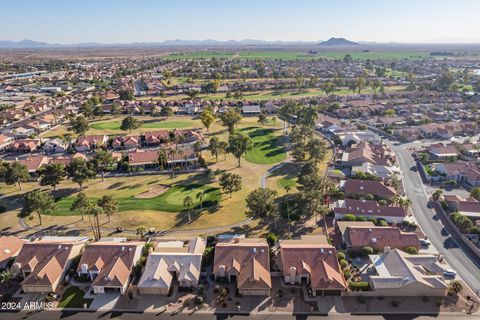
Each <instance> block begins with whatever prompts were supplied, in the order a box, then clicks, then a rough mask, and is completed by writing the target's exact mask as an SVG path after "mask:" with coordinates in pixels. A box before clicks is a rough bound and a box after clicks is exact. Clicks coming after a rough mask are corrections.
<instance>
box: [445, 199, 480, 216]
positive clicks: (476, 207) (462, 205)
mask: <svg viewBox="0 0 480 320" xmlns="http://www.w3.org/2000/svg"><path fill="white" fill-rule="evenodd" d="M443 198H444V199H445V202H446V203H447V204H448V207H449V209H450V210H451V211H456V212H458V213H460V214H462V215H464V216H467V217H470V218H473V219H475V220H476V219H480V201H478V200H476V199H475V198H472V197H468V198H466V199H465V198H464V197H462V196H460V195H444V196H443Z"/></svg>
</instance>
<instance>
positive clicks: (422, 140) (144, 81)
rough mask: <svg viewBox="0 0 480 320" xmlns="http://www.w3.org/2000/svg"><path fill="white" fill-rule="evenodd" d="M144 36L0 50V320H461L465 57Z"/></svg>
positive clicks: (345, 43)
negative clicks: (326, 319) (431, 319)
mask: <svg viewBox="0 0 480 320" xmlns="http://www.w3.org/2000/svg"><path fill="white" fill-rule="evenodd" d="M461 1H462V2H463V1H466V0H461ZM206 2H210V1H206ZM280 2H281V3H279V4H278V8H279V10H280V9H282V8H283V9H284V6H285V4H284V3H283V2H282V1H280ZM367 2H368V1H367ZM467 2H468V1H467ZM62 5H63V4H62ZM116 5H117V4H116ZM130 5H131V4H128V1H126V2H125V3H122V4H118V6H121V7H122V8H123V9H126V8H130V7H129V6H130ZM312 5H313V4H312ZM9 6H13V5H9ZM68 6H73V7H75V8H77V5H73V4H71V5H68ZM78 6H80V5H78ZM104 6H105V4H103V3H102V4H95V8H99V11H102V12H106V11H108V8H106V9H107V10H100V8H101V9H105V7H104ZM145 6H146V7H148V6H154V7H155V8H156V6H158V4H157V5H154V4H148V6H147V5H146V4H145ZM170 6H172V8H170V9H169V8H167V5H165V8H162V10H164V11H165V12H170V11H168V10H171V12H172V15H177V13H175V12H177V11H182V10H183V11H182V12H186V11H185V10H184V9H180V7H182V6H180V5H179V4H169V5H168V7H170ZM192 6H194V5H193V4H192ZM211 6H212V4H210V8H211ZM223 6H227V7H230V5H223V4H222V5H219V7H218V10H221V9H222V8H223ZM232 6H233V5H232ZM245 6H246V5H245ZM252 6H253V7H255V8H257V6H260V5H259V4H255V5H253V4H252ZM315 6H316V5H315ZM419 6H420V5H419ZM442 6H446V5H445V4H443V5H442ZM442 6H440V5H439V7H442ZM33 7H38V5H36V4H35V5H34V4H32V8H33ZM173 7H175V8H176V9H175V10H174V9H173ZM207 7H208V6H207ZM400 7H401V6H400ZM195 8H196V5H195ZM258 8H259V9H258V10H259V12H265V11H262V10H263V9H264V8H260V7H258ZM298 8H303V9H302V10H303V12H304V13H305V14H307V13H308V10H306V9H305V4H304V1H303V0H300V1H299V3H298ZM298 8H296V9H292V10H294V11H295V12H297V13H298V10H299V9H298ZM462 8H463V9H462V10H464V11H469V10H467V9H466V7H462ZM11 9H12V10H13V9H14V8H13V7H12V8H11ZM40 9H41V8H38V10H40ZM130 9H131V10H133V9H132V8H130ZM156 9H158V8H156ZM283 9H282V10H283ZM29 10H31V9H27V11H25V12H27V13H28V12H29ZM55 10H57V8H55ZM58 10H59V11H63V10H65V9H64V8H63V7H62V8H58ZM77 10H83V9H82V8H80V7H78V8H77ZM135 10H136V9H135ZM192 10H194V9H193V8H192ZM198 10H199V12H200V11H201V12H203V11H204V9H201V8H198ZM375 10H380V9H378V8H376V9H375ZM419 10H423V9H421V8H419ZM439 10H440V9H439ZM70 11H71V10H70ZM70 11H68V12H70ZM160 11H161V10H153V9H152V12H160ZM164 11H162V12H164ZM234 11H235V12H236V10H234V9H233V7H232V12H234ZM470 11H472V12H478V11H475V10H474V9H471V10H470ZM41 12H43V14H45V15H46V17H47V16H48V17H50V16H51V13H48V12H44V11H43V9H42V11H41ZM346 12H347V11H346ZM462 12H463V11H462ZM72 14H73V13H72ZM92 14H93V15H94V16H95V17H96V16H97V15H98V13H97V12H95V13H92ZM106 14H107V13H106ZM137 14H138V13H137V12H136V11H132V17H131V19H132V22H131V24H132V25H131V27H132V28H133V29H132V30H138V27H137V26H136V25H135V23H140V22H139V20H138V19H137ZM146 14H147V13H146ZM162 14H163V13H162ZM189 14H190V13H188V14H187V15H186V19H184V20H188V19H187V16H188V15H189ZM237 14H238V17H239V18H238V19H240V16H241V13H235V15H237ZM308 14H310V13H308ZM389 14H391V12H390V13H389ZM111 15H112V17H113V16H118V17H120V13H117V12H114V13H108V14H107V16H108V17H110V16H111ZM148 15H150V13H148ZM28 16H29V17H30V15H28ZM12 17H13V16H12ZM209 17H210V16H209ZM10 18H11V17H9V18H8V19H10ZM163 18H165V19H166V21H167V20H168V21H170V20H169V19H170V18H169V17H164V16H163V15H162V18H160V17H158V19H160V20H161V19H163ZM25 19H26V18H25ZM62 19H63V18H62ZM105 19H106V20H105V21H110V20H108V19H107V18H105ZM119 19H120V18H119ZM232 19H233V18H232ZM235 19H236V18H235ZM242 19H243V18H242ZM246 19H247V20H243V21H249V20H250V19H251V20H252V23H253V20H254V19H253V17H252V18H246ZM265 19H266V20H265V23H266V24H269V23H274V21H272V20H271V19H270V18H268V19H267V18H265ZM292 19H293V18H292ZM295 19H297V18H295ZM319 19H320V18H319ZM432 19H433V18H432ZM10 20H11V19H10ZM10 20H9V21H10ZM146 20H147V18H146ZM146 20H145V24H142V23H140V24H141V25H142V26H143V27H142V32H138V35H137V37H138V39H135V40H134V41H129V40H128V37H127V35H126V32H123V31H121V30H124V29H123V27H121V26H119V25H117V24H116V23H113V22H112V23H113V24H112V26H113V25H115V26H117V28H120V27H121V29H119V30H118V31H117V33H116V34H118V37H112V39H117V38H118V39H127V40H125V41H123V40H122V41H120V42H118V43H112V42H111V41H114V40H111V41H100V40H101V39H103V38H101V36H102V35H105V36H107V35H110V36H111V35H112V34H111V32H112V30H106V29H105V30H97V31H98V34H97V35H94V34H93V33H92V35H91V36H92V37H93V36H95V37H94V38H92V40H91V41H88V42H87V41H85V42H83V41H80V40H79V42H78V43H77V42H75V41H73V40H72V41H66V40H65V41H63V40H62V41H60V40H59V41H54V40H51V41H50V40H48V39H55V38H48V37H47V34H48V33H47V32H46V31H42V32H44V33H45V39H46V40H48V41H46V42H40V41H38V42H37V41H33V40H24V41H0V225H1V227H0V303H1V308H0V312H1V315H0V318H1V319H32V320H35V319H39V320H40V319H61V318H64V317H68V318H71V319H75V320H76V319H79V320H80V319H84V318H85V319H93V318H98V319H107V317H110V315H111V316H112V317H114V315H117V314H119V315H120V316H119V317H121V318H122V319H123V318H124V319H130V318H132V319H133V318H135V319H137V318H143V319H150V318H152V319H153V318H155V319H170V318H175V317H177V318H180V319H185V318H191V319H216V318H217V317H220V318H223V317H225V318H227V317H233V318H247V317H248V318H257V319H266V318H271V319H294V318H297V317H300V318H302V319H303V318H309V317H317V316H332V317H340V318H343V317H345V318H350V317H365V318H367V317H368V318H372V319H375V318H376V317H377V316H379V317H388V316H399V317H400V318H408V319H412V318H415V317H417V316H418V317H422V316H435V317H438V318H440V319H443V318H445V319H451V318H454V317H458V318H464V317H466V318H469V317H473V318H474V317H478V316H479V314H480V299H479V297H480V157H479V156H480V113H479V107H480V58H479V53H480V45H479V44H475V42H474V43H465V44H460V43H456V42H453V43H450V42H448V43H444V44H442V43H431V42H432V41H433V40H432V41H428V43H421V42H419V41H413V40H412V41H413V42H412V43H410V42H408V43H407V41H406V40H405V41H403V40H398V41H396V40H395V39H397V38H392V40H391V41H387V40H381V39H382V38H381V37H380V39H379V41H373V40H372V41H353V40H350V37H348V39H346V38H339V37H330V36H322V38H324V39H325V40H302V41H301V39H303V38H302V34H305V39H309V38H311V37H310V36H306V34H307V33H302V32H307V31H305V30H304V31H301V32H300V31H298V35H297V36H298V40H295V41H289V40H288V41H287V40H278V41H266V40H229V41H224V40H198V39H197V40H167V39H165V41H161V42H158V41H148V38H144V37H143V36H145V35H146V34H147V33H149V32H151V30H149V29H150V28H149V27H148V26H147V24H146ZM205 20H210V19H209V18H208V19H207V18H205ZM427 20H428V19H427ZM22 21H23V20H22ZM62 21H63V20H62ZM92 21H93V20H92ZM112 21H113V20H112ZM212 21H216V20H215V19H212ZM432 21H433V20H432ZM472 21H473V20H472ZM10 22H11V23H12V25H18V23H17V22H15V21H13V20H11V21H10ZM392 22H393V21H392ZM72 23H73V22H72ZM92 23H94V24H96V23H97V22H92ZM109 23H110V22H109ZM159 23H161V22H159V21H156V20H155V19H152V25H157V24H159ZM162 23H163V22H162ZM207 23H210V22H207V21H202V22H199V30H198V32H203V33H202V34H204V35H205V36H202V38H205V39H211V38H215V36H214V35H219V36H218V38H219V39H222V36H220V33H216V32H220V31H219V30H215V31H213V30H212V33H211V34H210V33H208V32H206V31H205V25H206V24H207ZM316 23H317V22H316ZM318 23H320V22H318ZM472 23H473V22H472ZM0 24H1V22H0ZM204 24H205V25H204ZM425 24H426V22H425ZM254 25H255V26H257V22H255V23H254ZM275 25H276V26H277V27H279V28H280V27H282V26H280V25H277V24H275ZM190 26H193V23H191V24H190ZM17 27H18V28H19V29H18V30H17V31H18V32H20V31H21V30H24V29H22V28H20V26H19V25H18V26H17ZM257 27H258V26H257ZM477 27H478V26H477ZM39 28H40V27H39ZM42 28H43V27H42ZM65 28H66V29H67V30H70V33H69V36H72V37H73V36H74V35H75V34H76V33H75V32H73V31H75V30H77V31H78V30H80V29H78V28H75V29H73V27H71V26H70V24H68V23H66V24H65ZM85 28H86V29H85V30H84V31H78V37H79V38H78V39H82V38H81V37H80V35H81V34H84V35H85V34H86V32H87V31H86V30H87V29H88V30H90V29H89V28H90V26H85ZM112 28H113V27H112ZM169 28H170V29H171V30H170V29H165V28H163V29H162V30H163V31H162V32H164V33H163V37H167V36H168V39H169V38H172V39H173V38H178V39H180V37H181V35H182V34H183V33H177V32H179V30H181V29H182V28H183V27H182V26H178V27H174V26H173V23H172V24H170V27H169ZM225 28H226V29H228V30H231V29H230V28H232V26H228V27H225ZM258 28H259V29H262V28H261V27H258ZM318 28H320V27H318ZM359 28H360V29H362V28H363V27H362V26H359ZM386 28H387V27H386ZM0 29H2V28H0ZM7 29H9V28H7ZM360 29H359V30H360ZM388 29H389V30H390V27H388ZM407 29H408V28H407ZM407 29H405V30H404V32H406V33H407V31H408V30H407ZM462 29H469V28H467V27H465V28H463V27H462ZM471 29H475V28H473V27H472V28H471ZM42 30H43V29H42ZM72 30H73V31H72ZM82 30H83V29H82ZM168 30H170V31H168ZM295 30H296V29H295ZM329 30H330V29H329ZM339 30H345V29H339ZM362 30H363V29H362ZM392 30H393V29H392ZM392 30H390V31H391V32H393V31H392ZM476 30H478V28H476ZM17 31H16V32H17ZM240 31H242V32H244V33H242V34H247V35H248V34H249V33H246V32H247V31H246V30H243V29H242V30H240ZM260 31H262V30H259V31H258V32H260ZM263 31H265V32H266V30H263ZM263 31H262V32H263ZM2 32H3V31H0V38H1V37H2V36H1V35H2ZM6 32H7V33H5V32H3V34H5V36H4V37H5V38H6V39H10V38H15V37H14V36H13V33H12V36H11V37H10V36H8V32H9V31H8V30H7V31H6ZM12 32H13V31H12ZM58 32H59V33H58V37H59V39H62V38H61V37H62V34H63V33H64V31H62V30H58ZM295 32H297V31H295ZM309 32H311V31H309ZM323 32H324V31H323ZM432 32H434V31H432ZM26 34H29V33H26ZM322 34H323V33H322ZM329 34H335V35H336V34H338V32H337V31H335V29H334V28H333V29H331V31H329ZM345 34H353V35H355V34H354V33H347V32H345ZM366 34H367V35H368V34H369V33H366ZM395 34H396V33H395ZM409 34H410V35H411V36H412V37H413V36H414V35H415V33H414V32H413V33H409ZM177 35H178V36H177ZM367 35H366V36H365V39H369V36H367ZM393 36H394V35H393V34H392V37H393ZM397 36H398V34H397ZM96 37H98V38H96ZM102 37H103V36H102ZM356 37H357V36H355V37H352V39H355V38H356ZM193 38H197V37H193ZM232 38H235V37H232ZM245 38H249V37H247V36H246V37H245ZM260 38H262V37H260ZM264 38H268V36H266V35H265V36H264ZM277 38H278V39H283V36H282V35H281V32H279V33H278V36H277ZM373 38H374V36H373V35H372V39H373ZM431 38H432V39H437V38H439V39H440V38H441V37H440V36H438V37H435V36H433V35H432V37H431ZM95 39H100V40H98V42H95V41H97V40H95ZM311 39H316V36H315V38H311ZM398 39H404V38H401V37H400V38H398ZM412 39H416V38H415V37H413V38H412ZM380 40H381V41H380ZM392 41H393V42H392ZM479 42H480V41H479Z"/></svg>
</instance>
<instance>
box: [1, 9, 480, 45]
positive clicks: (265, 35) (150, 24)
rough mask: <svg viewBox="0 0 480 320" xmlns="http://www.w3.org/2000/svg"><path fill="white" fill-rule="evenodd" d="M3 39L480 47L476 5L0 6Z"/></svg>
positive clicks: (65, 41) (479, 10)
mask: <svg viewBox="0 0 480 320" xmlns="http://www.w3.org/2000/svg"><path fill="white" fill-rule="evenodd" d="M0 8H1V11H2V15H1V17H0V39H2V40H16V41H18V40H22V39H31V40H37V41H47V42H58V43H76V42H90V41H95V42H103V43H118V42H134V41H163V40H170V39H195V40H201V39H218V40H230V39H236V40H240V39H261V40H306V41H315V40H325V39H327V38H329V37H332V36H336V37H345V38H348V39H351V40H355V41H377V42H463V43H465V42H467V43H471V42H477V43H480V19H478V14H479V12H480V1H478V0H401V1H393V0H392V1H390V0H383V1H381V0H356V1H355V0H344V1H339V0H336V1H335V0H317V1H314V0H292V1H283V0H275V1H274V0H256V1H255V0H236V1H233V0H223V1H220V0H157V1H153V0H136V1H133V0H96V1H95V0H61V1H60V0H56V1H54V0H16V1H7V0H0Z"/></svg>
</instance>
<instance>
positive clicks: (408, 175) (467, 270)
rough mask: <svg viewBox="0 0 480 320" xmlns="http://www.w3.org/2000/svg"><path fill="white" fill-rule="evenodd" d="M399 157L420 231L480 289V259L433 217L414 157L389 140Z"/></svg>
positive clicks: (467, 279) (471, 284) (464, 276)
mask: <svg viewBox="0 0 480 320" xmlns="http://www.w3.org/2000/svg"><path fill="white" fill-rule="evenodd" d="M386 142H387V144H389V145H390V146H391V147H392V148H393V150H394V151H395V153H396V154H397V158H398V162H399V163H400V167H401V170H402V177H403V183H404V185H405V190H406V192H407V197H408V198H409V199H410V200H412V202H413V204H412V210H413V212H414V214H415V218H416V219H417V221H418V223H419V224H420V226H421V228H422V229H423V231H424V232H425V234H426V235H427V236H428V238H429V239H430V241H431V242H432V244H433V245H434V246H435V247H436V248H437V249H438V252H439V253H440V254H442V255H443V256H444V257H445V258H446V260H447V262H448V263H449V264H450V265H451V266H452V268H453V269H454V270H456V271H457V272H458V274H459V275H460V277H461V278H462V279H463V280H465V282H467V284H468V285H469V286H470V287H471V288H472V289H474V290H480V277H479V276H478V275H479V274H480V267H479V266H480V259H478V257H476V256H473V255H472V256H469V255H468V254H467V253H466V252H468V251H466V250H463V249H462V248H461V247H460V246H459V243H460V242H458V241H455V237H454V236H452V235H451V233H450V232H448V228H444V227H443V225H442V223H441V221H440V220H437V219H436V218H434V211H433V210H432V209H430V208H428V198H427V194H426V192H425V189H424V186H423V183H422V180H421V178H420V176H419V174H418V172H417V171H412V170H410V168H411V167H413V166H415V162H414V161H413V159H412V157H411V156H410V154H409V153H408V151H406V150H405V149H404V147H403V146H395V145H393V143H391V142H388V141H386Z"/></svg>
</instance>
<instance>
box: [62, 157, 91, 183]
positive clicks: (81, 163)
mask: <svg viewBox="0 0 480 320" xmlns="http://www.w3.org/2000/svg"><path fill="white" fill-rule="evenodd" d="M67 172H68V175H69V177H71V178H72V181H73V182H75V183H77V184H78V186H79V190H80V191H82V188H83V184H84V183H85V182H87V181H88V179H91V178H93V177H95V171H94V170H92V168H91V167H90V165H89V164H88V162H87V161H85V159H82V158H74V159H72V161H70V164H69V165H68V166H67Z"/></svg>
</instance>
